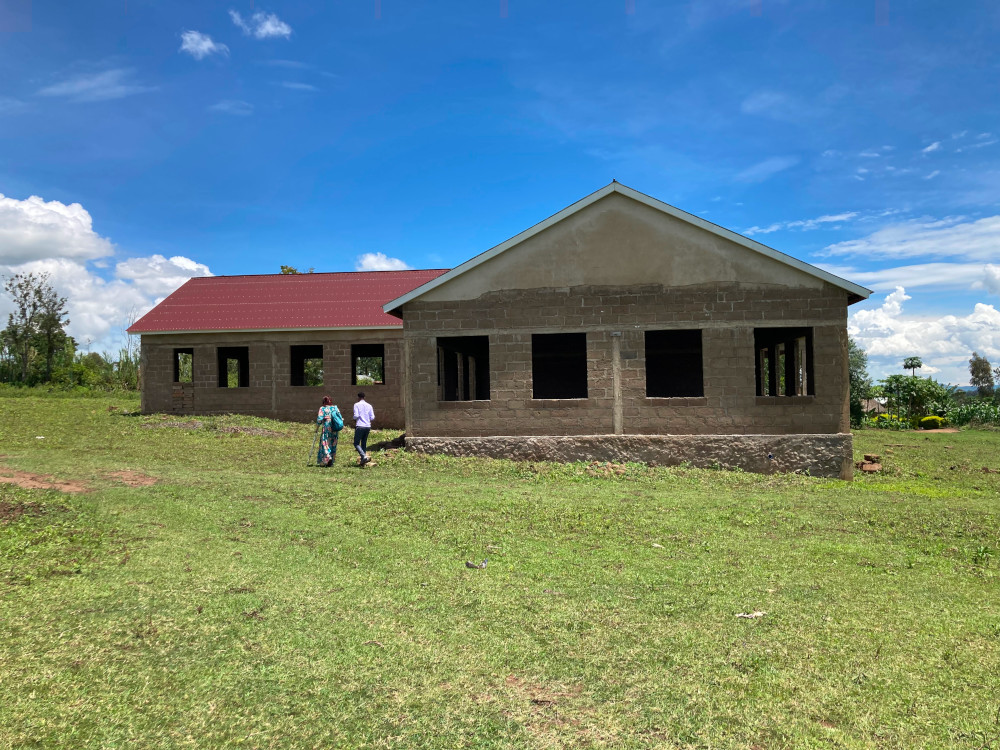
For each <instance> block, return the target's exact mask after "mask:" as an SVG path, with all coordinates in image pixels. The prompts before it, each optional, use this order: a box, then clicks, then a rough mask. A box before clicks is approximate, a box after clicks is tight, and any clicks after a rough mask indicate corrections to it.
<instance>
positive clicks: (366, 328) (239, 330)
mask: <svg viewBox="0 0 1000 750" xmlns="http://www.w3.org/2000/svg"><path fill="white" fill-rule="evenodd" d="M402 328H403V324H402V323H400V324H399V325H392V326H337V327H336V328H206V329H204V330H178V331H134V332H133V331H127V333H128V334H129V335H130V336H176V335H178V334H184V333H298V332H299V331H305V332H309V331H323V332H332V331H400V330H402Z"/></svg>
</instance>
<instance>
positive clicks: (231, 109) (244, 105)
mask: <svg viewBox="0 0 1000 750" xmlns="http://www.w3.org/2000/svg"><path fill="white" fill-rule="evenodd" d="M208 109H209V111H210V112H222V113H223V114H226V115H238V116H240V117H246V116H247V115H252V114H253V105H252V104H250V102H244V101H240V100H239V99H223V100H222V101H221V102H216V103H215V104H213V105H212V106H211V107H209V108H208Z"/></svg>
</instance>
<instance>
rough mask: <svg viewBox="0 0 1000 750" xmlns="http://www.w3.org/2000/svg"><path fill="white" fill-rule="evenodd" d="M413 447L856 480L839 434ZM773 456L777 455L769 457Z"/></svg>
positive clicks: (549, 439) (437, 440) (449, 441)
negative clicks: (796, 473) (792, 473)
mask: <svg viewBox="0 0 1000 750" xmlns="http://www.w3.org/2000/svg"><path fill="white" fill-rule="evenodd" d="M406 448H407V450H412V451H416V452H418V453H438V454H445V455H449V456H479V457H484V458H506V459H512V460H517V461H563V462H564V461H614V462H625V461H638V462H642V463H647V464H650V465H658V466H676V465H678V464H682V463H689V464H690V465H692V466H695V467H698V468H705V469H707V468H715V467H721V468H726V469H742V470H744V471H752V472H755V473H759V474H772V473H776V472H803V473H807V474H809V475H810V476H814V477H833V478H840V479H846V480H850V479H851V478H852V477H853V471H854V466H853V463H852V460H853V440H852V436H851V435H850V434H849V433H838V434H833V435H591V436H566V437H564V436H552V435H542V436H533V437H528V436H525V437H515V436H505V437H414V438H411V437H407V439H406ZM769 456H772V458H769Z"/></svg>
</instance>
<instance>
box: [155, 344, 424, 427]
mask: <svg viewBox="0 0 1000 750" xmlns="http://www.w3.org/2000/svg"><path fill="white" fill-rule="evenodd" d="M402 338H403V334H402V331H401V330H368V331H365V330H358V331H299V332H291V331H289V332H261V333H221V332H220V333H202V334H166V335H148V334H145V335H143V336H142V360H141V363H140V373H141V378H142V411H143V412H144V413H147V414H148V413H150V412H173V413H176V414H227V413H236V414H251V415H254V416H260V417H270V418H272V419H287V420H291V421H299V422H302V421H310V420H312V419H314V418H315V416H316V410H317V409H318V408H319V406H320V402H321V401H322V399H323V396H330V397H331V398H332V399H333V402H334V403H335V404H337V406H339V407H340V411H341V413H342V414H344V416H345V419H350V417H351V413H352V412H351V410H352V408H353V406H354V402H355V400H356V394H357V392H358V391H359V390H363V391H364V392H365V394H366V395H367V400H368V401H369V402H370V403H371V404H372V406H373V407H374V409H375V416H376V422H375V424H376V426H377V427H383V428H387V427H392V428H399V429H402V428H403V426H404V413H403V379H404V372H403V342H402ZM307 344H313V345H316V344H319V345H322V346H323V385H319V386H293V385H291V356H290V355H291V352H290V347H291V346H298V345H307ZM352 344H383V345H384V346H385V360H384V364H383V369H384V380H385V383H384V384H382V385H364V386H357V385H352V384H351V376H352V371H351V368H352V362H351V345H352ZM229 346H246V347H248V348H249V353H250V385H249V387H246V388H220V387H219V375H218V356H217V349H218V348H219V347H229ZM187 348H190V349H193V350H194V368H193V382H191V383H175V382H174V380H173V378H174V359H173V358H174V350H175V349H187Z"/></svg>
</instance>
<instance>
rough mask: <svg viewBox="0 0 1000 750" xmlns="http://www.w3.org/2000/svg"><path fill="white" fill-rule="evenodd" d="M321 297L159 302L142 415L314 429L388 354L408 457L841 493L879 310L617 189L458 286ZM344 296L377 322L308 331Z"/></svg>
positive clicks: (361, 280) (458, 273)
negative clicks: (302, 422) (466, 458)
mask: <svg viewBox="0 0 1000 750" xmlns="http://www.w3.org/2000/svg"><path fill="white" fill-rule="evenodd" d="M420 274H424V276H420ZM314 277H315V278H316V280H315V281H309V279H310V277H308V276H304V277H294V276H292V277H275V276H263V277H233V278H232V279H231V280H227V279H226V278H225V277H223V278H219V279H193V280H191V281H190V282H188V284H186V285H185V286H184V287H181V289H179V290H178V291H177V292H175V293H174V294H173V295H171V296H170V297H168V298H167V299H166V300H165V301H164V302H163V303H161V305H159V306H158V307H157V308H155V309H154V310H153V311H151V312H150V313H149V315H147V316H146V317H145V318H143V319H142V320H140V321H139V322H137V323H136V325H135V326H133V327H132V329H130V330H131V331H132V332H139V333H142V334H143V344H142V348H143V363H144V375H143V408H144V410H146V411H161V410H162V411H167V410H171V408H173V409H174V410H177V411H190V412H204V411H247V412H251V413H258V414H273V415H275V416H282V417H289V418H306V417H308V416H309V415H310V414H311V410H312V408H314V404H315V401H316V395H317V394H318V393H320V391H322V392H326V391H332V392H333V393H332V395H334V398H335V399H340V400H341V401H345V400H347V399H346V398H345V395H346V396H349V395H350V391H353V390H355V389H354V388H353V387H352V383H351V379H352V378H353V377H355V373H356V372H357V362H358V358H359V357H360V356H361V355H362V354H363V353H365V352H370V353H375V352H376V350H375V349H363V348H355V347H365V346H372V345H381V346H382V347H383V348H384V351H385V354H384V355H383V356H384V357H385V359H384V362H385V372H386V377H385V380H386V382H385V384H384V385H382V386H380V387H381V389H382V390H381V391H379V392H377V393H373V398H372V400H373V401H374V402H375V403H376V405H377V406H378V405H380V403H379V402H380V400H381V406H382V412H383V414H385V415H386V416H387V417H388V416H389V415H392V416H391V419H390V420H387V421H392V422H396V423H398V424H399V425H403V424H404V423H405V427H406V430H407V445H408V447H412V448H413V449H415V450H422V451H432V452H447V453H452V454H456V455H484V456H498V457H521V458H553V459H557V460H574V459H607V460H629V459H635V460H645V461H649V462H656V463H663V464H671V463H679V462H683V461H688V462H690V463H691V464H693V465H701V466H709V465H720V466H739V467H742V468H744V469H747V470H753V471H772V470H782V471H792V470H801V471H809V472H810V473H813V474H818V475H824V476H842V477H845V478H847V477H850V475H851V466H852V461H851V459H852V454H851V435H850V431H849V415H848V375H847V329H846V323H847V308H848V306H849V305H851V304H853V303H854V302H857V301H860V300H862V299H866V298H867V297H868V295H869V294H870V292H869V290H867V289H865V288H863V287H860V286H857V285H856V284H852V283H851V282H848V281H845V280H844V279H841V278H838V277H836V276H833V275H832V274H829V273H827V272H825V271H823V270H821V269H818V268H816V267H814V266H811V265H809V264H807V263H804V262H802V261H799V260H796V259H795V258H792V257H790V256H788V255H785V254H783V253H780V252H778V251H776V250H773V249H771V248H769V247H766V246H764V245H761V244H760V243H757V242H754V241H753V240H750V239H747V238H746V237H743V236H741V235H739V234H736V233H735V232H731V231H729V230H727V229H723V228H721V227H718V226H716V225H714V224H711V223H709V222H707V221H705V220H703V219H700V218H698V217H695V216H692V215H690V214H687V213H684V212H683V211H680V210H678V209H676V208H673V207H672V206H669V205H667V204H665V203H662V202H660V201H657V200H655V199H653V198H650V197H649V196H646V195H643V194H642V193H638V192H636V191H634V190H632V189H630V188H627V187H625V186H623V185H621V184H619V183H612V184H611V185H608V186H607V187H605V188H603V189H601V190H599V191H597V192H596V193H593V194H592V195H590V196H588V197H587V198H584V199H583V200H581V201H579V202H577V203H575V204H573V205H572V206H569V207H568V208H566V209H564V210H563V211H561V212H559V213H558V214H556V215H554V216H552V217H550V218H548V219H546V220H545V221H543V222H541V223H540V224H537V225H535V226H534V227H531V228H530V229H528V230H526V231H524V232H522V233H521V234H519V235H518V236H516V237H514V238H512V239H510V240H508V241H507V242H504V243H503V244H501V245H498V246H497V247H495V248H493V249H491V250H489V251H487V252H485V253H483V254H481V255H479V256H477V257H475V258H473V259H471V260H469V261H467V262H466V263H463V264H462V265H460V266H458V267H457V268H455V269H453V270H451V271H447V272H443V271H420V272H417V271H414V272H397V273H396V274H395V275H394V274H387V275H384V276H383V275H382V274H363V273H358V274H315V275H314ZM322 277H327V278H328V279H329V282H328V283H327V284H326V285H324V284H323V282H322V281H320V279H321V278H322ZM334 277H335V278H334ZM301 279H306V281H305V282H302V281H300V280H301ZM286 280H288V281H286ZM227 284H233V285H234V286H233V287H232V288H231V289H230V288H229V287H227V286H226V285H227ZM296 284H302V286H301V287H297V286H295V285H296ZM202 285H203V286H202ZM189 287H191V289H189ZM390 287H391V288H392V289H393V290H395V291H391V290H390ZM279 289H280V292H279ZM346 289H350V290H352V291H353V293H354V294H355V295H356V297H357V298H363V299H364V300H367V301H366V302H365V303H364V304H361V305H360V307H363V308H364V309H365V310H370V309H371V307H372V306H373V305H374V302H373V301H374V300H381V301H382V311H383V315H384V317H377V316H375V315H374V314H372V315H371V316H370V317H365V318H364V319H363V320H362V319H358V320H353V319H350V318H348V317H345V316H344V314H341V313H339V312H338V313H336V314H330V315H327V316H326V317H323V318H322V319H320V318H319V317H317V318H309V317H308V316H307V311H314V312H309V313H308V314H309V315H316V316H320V315H322V314H321V313H319V312H318V310H319V309H321V308H322V307H323V306H324V304H325V303H324V301H326V302H328V303H329V302H333V301H335V300H339V299H340V298H341V295H343V294H344V291H343V290H346ZM306 290H308V294H309V295H310V296H309V297H308V301H306V299H305V298H304V297H303V296H301V295H300V292H301V293H302V294H305V293H306ZM230 291H231V292H232V294H230ZM216 295H225V297H226V298H225V299H222V298H219V299H214V298H215V297H216ZM234 295H235V296H238V297H239V299H240V300H241V301H240V308H239V309H240V310H242V312H238V311H236V310H233V309H230V307H231V305H230V303H231V302H232V301H233V297H234ZM186 296H190V297H192V298H193V300H194V303H193V306H194V308H197V309H199V310H201V312H200V313H199V315H200V317H199V318H198V322H195V321H187V320H186V318H185V315H184V310H185V309H187V307H188V304H187V303H185V302H184V301H183V299H184V298H185V297H186ZM175 297H176V298H177V299H175ZM203 297H204V298H205V299H204V300H203V301H200V302H199V301H198V300H199V299H202V298H203ZM209 303H210V305H211V310H209V308H208V307H206V305H207V304H209ZM348 307H350V306H348ZM161 308H162V310H161ZM337 309H338V310H340V309H341V308H339V307H338V308H337ZM351 309H353V308H351ZM213 311H214V312H213ZM223 312H224V315H223ZM161 315H165V316H166V318H165V320H164V322H155V323H154V321H158V316H161ZM216 315H222V316H223V317H222V318H219V319H218V320H217V319H216V317H215V316H216ZM302 316H306V317H305V318H303V317H302ZM171 319H174V320H180V321H183V325H184V326H186V327H180V328H179V327H178V324H176V323H171V322H169V321H170V320H171ZM223 319H224V320H225V323H224V324H223V323H222V322H221V321H222V320H223ZM251 321H252V324H251ZM388 321H392V322H393V325H390V324H389V323H388ZM308 347H313V348H311V349H309V348H308ZM316 347H321V348H316ZM235 348H241V351H242V353H239V356H236V355H237V353H236V352H235V351H234V349H235ZM189 352H190V353H191V354H193V356H194V361H195V363H196V364H195V373H196V374H195V376H194V380H193V383H190V384H185V383H182V382H179V381H178V362H179V359H178V358H179V357H181V356H182V355H183V356H187V355H188V353H189ZM390 352H392V354H390ZM234 358H235V360H236V361H237V362H239V363H240V364H239V367H240V368H245V369H246V371H247V377H246V379H245V382H246V385H245V386H237V387H232V388H231V387H229V386H230V385H232V377H231V376H229V375H228V372H229V371H230V370H231V369H233V368H234V366H233V365H232V364H230V363H231V362H232V361H233V359H234ZM304 358H305V359H313V360H315V359H319V358H322V361H323V365H324V366H323V378H324V385H323V388H322V389H318V390H317V389H316V387H313V386H303V385H296V383H297V382H299V381H298V378H299V373H301V372H302V371H303V370H304V366H303V365H300V364H299V363H300V362H302V361H303V359H304ZM242 371H243V370H240V372H242ZM224 373H225V374H226V377H228V378H229V380H226V377H224ZM240 378H241V380H240V382H241V383H243V382H244V380H242V375H241V376H240ZM241 387H242V388H246V389H247V390H246V393H245V395H243V394H241V391H240V389H241ZM369 390H371V389H369ZM342 394H343V395H342ZM306 395H308V398H306ZM306 407H308V408H306ZM299 410H301V411H299Z"/></svg>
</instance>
